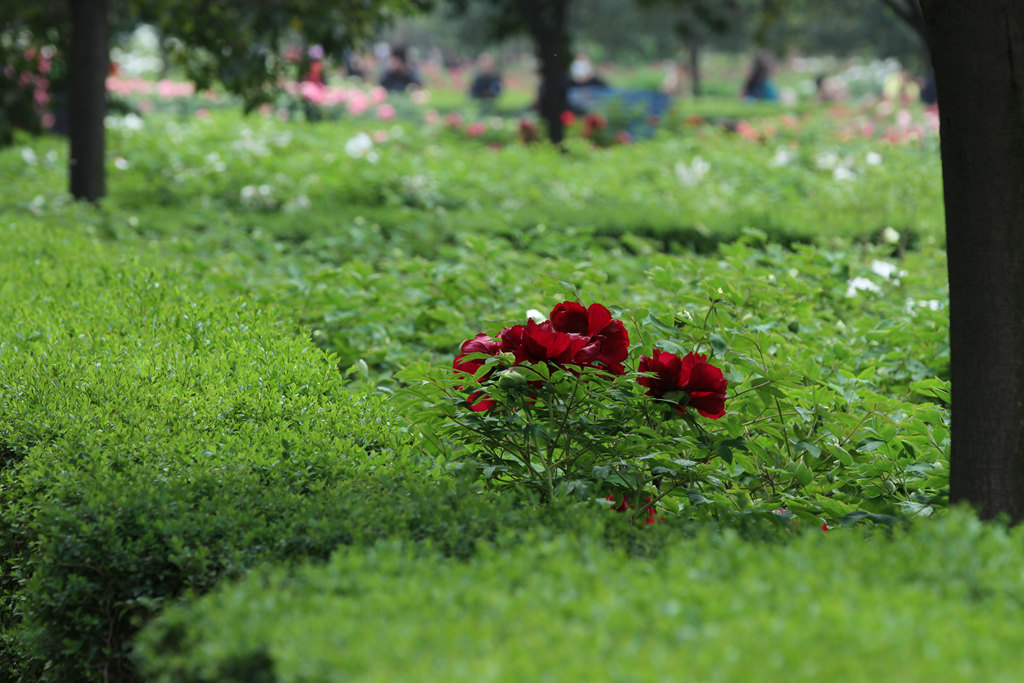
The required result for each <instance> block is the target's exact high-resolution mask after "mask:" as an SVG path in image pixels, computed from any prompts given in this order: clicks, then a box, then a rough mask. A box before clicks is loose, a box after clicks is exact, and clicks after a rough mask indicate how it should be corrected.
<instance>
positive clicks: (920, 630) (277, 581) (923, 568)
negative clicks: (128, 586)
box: [139, 512, 1024, 683]
mask: <svg viewBox="0 0 1024 683" xmlns="http://www.w3.org/2000/svg"><path fill="white" fill-rule="evenodd" d="M606 514H609V515H610V514H612V513H610V512H608V513H606ZM649 531H651V532H657V531H658V529H657V528H651V529H649ZM1022 540H1024V539H1022V537H1021V531H1020V530H1019V529H1018V530H1016V531H1014V532H1012V533H1009V532H1007V531H1006V530H1005V529H1003V528H1000V527H993V526H983V525H982V524H980V523H979V522H977V520H976V519H973V518H972V517H970V516H969V515H965V514H964V515H961V514H957V515H954V516H951V517H949V518H946V519H944V520H943V521H941V522H931V521H930V522H927V523H920V524H917V525H914V526H913V527H912V528H911V529H910V530H909V531H907V532H897V533H895V534H893V535H892V537H887V535H886V534H883V533H875V534H872V535H871V536H870V537H868V538H865V537H864V536H863V535H862V534H860V533H856V532H854V531H852V530H835V531H831V532H829V533H827V534H825V533H822V532H817V531H815V532H809V533H806V534H802V535H800V536H799V537H797V538H795V539H794V540H793V541H792V542H791V543H785V544H765V543H756V542H753V543H752V542H750V541H749V540H743V539H740V538H739V537H738V536H737V535H736V534H732V533H724V534H723V533H718V532H715V533H711V534H701V535H697V536H696V537H694V538H689V539H676V541H675V542H674V543H673V544H671V545H670V546H668V547H667V548H665V550H664V551H663V552H662V553H660V554H658V555H657V556H655V557H651V558H639V557H636V556H634V555H631V554H629V553H626V552H622V551H620V550H617V549H614V548H611V549H609V548H608V547H607V546H606V545H603V544H601V543H600V542H596V541H595V540H594V537H593V535H592V534H584V535H583V536H582V537H581V538H571V537H569V536H567V535H565V534H562V533H558V532H551V531H548V532H546V533H544V532H542V533H538V534H534V535H532V536H530V535H524V536H522V537H520V538H518V539H514V540H511V541H509V540H507V539H506V540H503V541H500V542H499V543H497V544H496V545H495V546H493V547H489V548H484V549H482V550H481V551H480V552H479V553H478V554H477V555H476V556H475V557H473V558H472V559H471V560H470V561H468V562H462V561H455V560H452V559H447V558H445V557H444V556H443V555H441V554H439V553H436V552H432V551H430V550H429V548H428V549H426V550H424V549H422V548H416V547H412V546H409V545H407V544H405V545H402V544H381V545H379V546H377V547H375V548H373V549H364V550H360V549H355V548H353V549H345V550H341V551H339V552H338V554H336V555H335V556H334V557H333V558H332V559H331V561H330V562H329V563H328V564H327V565H325V566H320V567H312V568H304V569H299V570H296V571H291V570H288V569H274V570H265V569H264V570H260V571H257V572H256V573H255V574H254V575H253V576H250V577H248V578H247V579H245V580H244V581H242V582H240V583H235V584H230V585H222V586H220V587H218V588H217V589H216V590H215V591H214V592H213V593H212V594H210V595H208V596H206V597H204V598H202V599H200V600H198V601H196V602H194V603H192V604H189V605H181V606H174V607H172V608H169V609H168V610H166V611H165V612H164V613H163V614H161V615H160V616H159V617H158V618H157V619H156V620H155V621H154V622H153V623H152V624H151V625H150V626H149V627H148V628H147V630H146V631H145V632H144V633H143V636H142V638H141V643H140V647H139V654H140V656H141V657H142V661H143V665H142V670H143V671H144V672H145V673H146V675H147V678H148V680H152V681H154V682H158V681H167V682H170V681H174V682H175V683H180V682H185V681H188V682H190V683H192V682H194V683H198V682H200V681H211V682H214V681H216V682H218V683H226V682H228V681H239V682H241V681H275V682H280V683H284V682H288V681H324V682H326V681H349V680H356V681H394V680H447V681H484V680H486V681H524V680H530V681H569V680H587V679H591V678H600V679H602V680H608V681H664V680H695V681H750V680H769V679H785V680H791V681H876V680H915V681H923V680H942V681H978V680H987V681H1011V680H1016V679H1017V678H1018V677H1019V657H1018V653H1019V651H1020V648H1021V647H1022V646H1024V618H1022V616H1021V611H1020V604H1019V595H1020V594H1021V591H1022V590H1024V578H1022V575H1021V572H1020V571H1019V569H1018V568H1019V565H1020V562H1021V561H1022V560H1024V556H1022V551H1021V547H1022V546H1021V541H1022Z"/></svg>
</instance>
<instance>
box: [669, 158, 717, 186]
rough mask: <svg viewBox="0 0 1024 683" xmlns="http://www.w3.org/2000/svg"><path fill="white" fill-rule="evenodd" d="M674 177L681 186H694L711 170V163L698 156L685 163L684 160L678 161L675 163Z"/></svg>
mask: <svg viewBox="0 0 1024 683" xmlns="http://www.w3.org/2000/svg"><path fill="white" fill-rule="evenodd" d="M674 168H675V172H676V179H677V180H678V181H679V184H680V185H682V186H683V187H694V186H695V185H697V184H698V183H699V182H700V181H701V180H703V179H704V176H706V175H707V174H708V171H710V170H711V164H709V163H708V162H706V161H704V160H703V159H701V158H700V157H699V156H698V157H694V158H693V161H691V162H690V163H689V164H687V163H686V162H685V161H678V162H676V165H675V167H674Z"/></svg>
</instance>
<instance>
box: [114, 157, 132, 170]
mask: <svg viewBox="0 0 1024 683" xmlns="http://www.w3.org/2000/svg"><path fill="white" fill-rule="evenodd" d="M131 167H132V165H131V164H130V163H128V160H127V159H125V158H124V157H114V168H116V169H117V170H119V171H127V170H128V169H129V168H131Z"/></svg>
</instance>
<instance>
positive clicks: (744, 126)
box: [736, 121, 760, 142]
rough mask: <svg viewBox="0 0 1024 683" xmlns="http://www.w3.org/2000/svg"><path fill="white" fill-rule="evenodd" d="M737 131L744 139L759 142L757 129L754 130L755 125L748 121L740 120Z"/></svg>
mask: <svg viewBox="0 0 1024 683" xmlns="http://www.w3.org/2000/svg"><path fill="white" fill-rule="evenodd" d="M736 132H737V133H738V134H739V136H740V137H741V138H743V139H744V140H753V141H754V142H757V141H758V140H759V139H760V136H759V135H758V134H757V131H756V130H754V127H753V126H752V125H750V123H749V122H747V121H740V122H739V123H737V124H736Z"/></svg>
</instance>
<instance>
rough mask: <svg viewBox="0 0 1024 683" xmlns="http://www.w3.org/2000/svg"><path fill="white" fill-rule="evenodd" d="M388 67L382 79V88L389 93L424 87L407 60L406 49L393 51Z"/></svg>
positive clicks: (401, 48) (398, 48)
mask: <svg viewBox="0 0 1024 683" xmlns="http://www.w3.org/2000/svg"><path fill="white" fill-rule="evenodd" d="M387 64H388V66H387V69H386V70H385V71H384V74H383V75H382V76H381V77H380V84H381V86H382V87H383V88H384V89H385V90H387V91H389V92H406V91H407V90H411V89H415V88H418V87H420V86H421V85H422V83H421V82H420V79H419V77H417V76H416V74H415V72H414V70H413V68H412V67H411V66H410V65H409V61H408V59H407V58H406V51H405V48H404V47H396V48H394V49H392V50H391V54H390V56H389V57H388V62H387Z"/></svg>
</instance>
